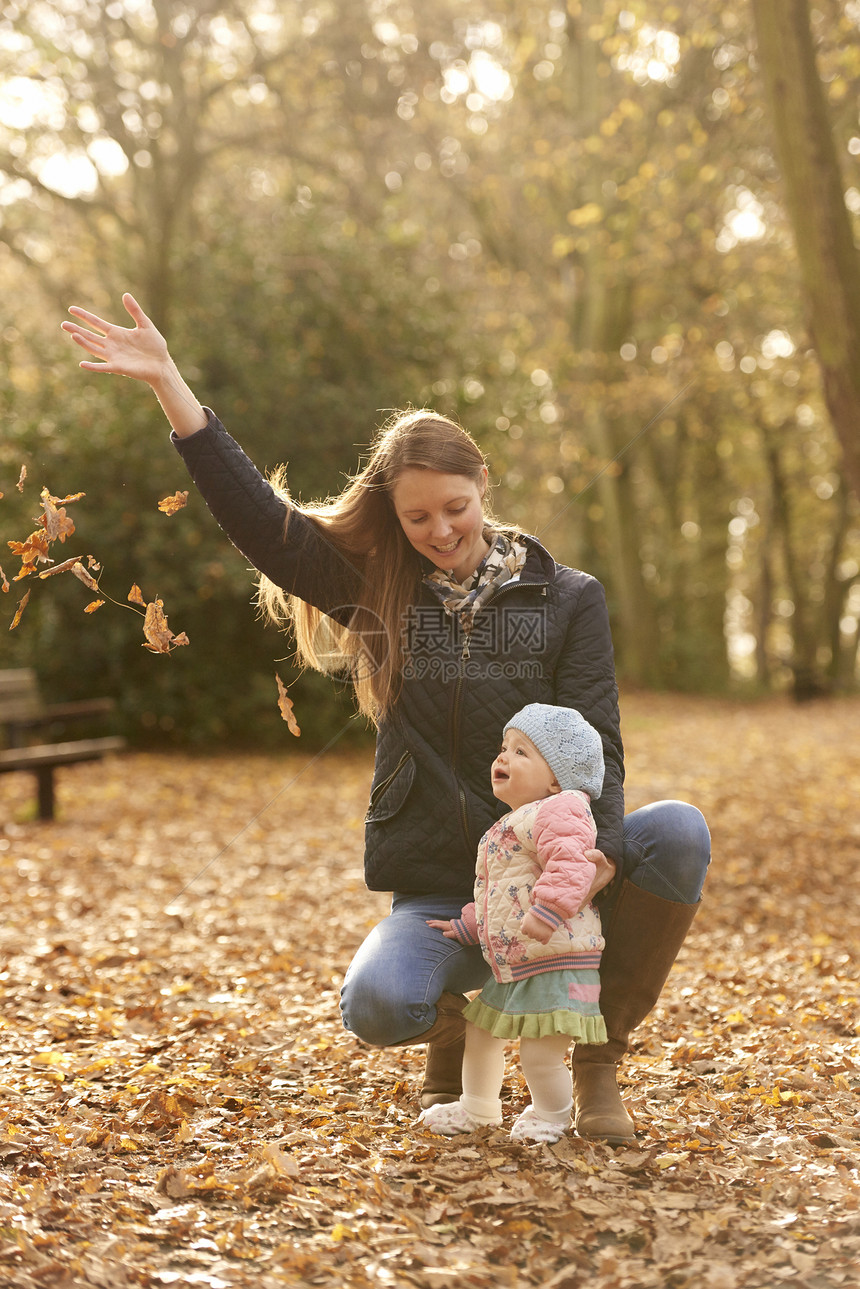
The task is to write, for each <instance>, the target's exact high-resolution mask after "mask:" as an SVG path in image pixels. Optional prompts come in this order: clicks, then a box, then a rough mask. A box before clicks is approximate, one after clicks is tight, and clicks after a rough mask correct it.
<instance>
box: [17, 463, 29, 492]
mask: <svg viewBox="0 0 860 1289" xmlns="http://www.w3.org/2000/svg"><path fill="white" fill-rule="evenodd" d="M26 478H27V467H26V466H25V465H22V466H21V473H20V474H19V475H18V482H17V483H16V484H15V487H16V488H17V489H18V491H19V492H23V491H24V480H25V479H26Z"/></svg>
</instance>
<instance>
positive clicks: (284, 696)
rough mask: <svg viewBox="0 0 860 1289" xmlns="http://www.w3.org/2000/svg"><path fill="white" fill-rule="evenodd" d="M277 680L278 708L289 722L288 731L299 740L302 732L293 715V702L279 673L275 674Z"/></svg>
mask: <svg viewBox="0 0 860 1289" xmlns="http://www.w3.org/2000/svg"><path fill="white" fill-rule="evenodd" d="M275 680H276V681H277V682H278V707H279V708H280V710H281V715H282V716H283V718H284V720H285V721H286V722H287V729H288V730H289V731H290V733H291V734H294V735H295V736H296V738H298V737H299V735H300V734H301V732H302V731H301V730H300V729H299V726H298V724H297V723H296V718H295V716H294V714H293V700H292V699H291V698H290V696H289V695H288V693H287V689H286V686H285V684H284V682H283V681H282V680H281V678H280V676H279V675H278V674H277V672H275Z"/></svg>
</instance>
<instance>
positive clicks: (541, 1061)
mask: <svg viewBox="0 0 860 1289" xmlns="http://www.w3.org/2000/svg"><path fill="white" fill-rule="evenodd" d="M507 1041H508V1040H507V1039H504V1038H495V1037H494V1036H493V1035H492V1034H490V1033H488V1031H487V1030H485V1029H480V1028H479V1027H478V1026H477V1025H470V1024H468V1023H467V1025H466V1050H465V1053H464V1056H463V1095H462V1097H461V1098H460V1103H461V1105H462V1106H463V1108H464V1109H465V1110H468V1111H469V1113H470V1114H472V1115H474V1116H475V1118H476V1119H480V1120H484V1121H487V1122H496V1121H497V1120H498V1119H499V1117H500V1116H501V1112H502V1102H501V1098H500V1096H499V1094H500V1092H501V1090H502V1080H503V1079H504V1077H505V1045H506V1043H507ZM569 1046H570V1038H569V1037H568V1035H567V1034H549V1035H547V1037H546V1038H521V1039H520V1065H521V1066H522V1070H523V1074H524V1075H525V1080H526V1083H527V1084H528V1087H529V1092H530V1093H531V1098H532V1105H533V1106H534V1108H535V1112H536V1113H537V1114H538V1115H540V1117H541V1119H546V1120H547V1121H548V1122H550V1123H564V1124H566V1123H567V1121H568V1119H569V1118H570V1112H571V1108H572V1106H573V1093H572V1088H571V1076H570V1070H569V1069H568V1067H567V1064H566V1062H565V1057H566V1056H567V1049H568V1047H569Z"/></svg>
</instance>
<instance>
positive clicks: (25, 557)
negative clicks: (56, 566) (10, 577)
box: [6, 528, 50, 582]
mask: <svg viewBox="0 0 860 1289" xmlns="http://www.w3.org/2000/svg"><path fill="white" fill-rule="evenodd" d="M6 545H7V546H8V547H9V549H10V550H11V552H12V554H13V555H18V556H20V558H21V569H20V572H19V573H18V574H17V576H16V577H15V579H14V580H15V581H16V582H18V581H20V579H21V578H22V577H29V575H30V574H31V573H32V572H34V571H35V568H34V566H35V565H36V564H44V563H46V562H47V561H48V560H49V559H50V555H49V554H48V551H49V549H50V542H49V541H48V538H47V535H46V534H45V530H44V529H43V528H37V529H36V531H35V532H32V533H30V536H29V537H26V538H25V539H24V541H23V542H15V541H11V542H7V543H6Z"/></svg>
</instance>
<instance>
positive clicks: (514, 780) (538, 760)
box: [490, 729, 561, 810]
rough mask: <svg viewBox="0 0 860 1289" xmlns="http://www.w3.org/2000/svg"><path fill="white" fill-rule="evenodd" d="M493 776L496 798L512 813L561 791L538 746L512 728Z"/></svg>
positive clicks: (495, 765) (494, 766)
mask: <svg viewBox="0 0 860 1289" xmlns="http://www.w3.org/2000/svg"><path fill="white" fill-rule="evenodd" d="M490 774H491V781H492V785H493V793H494V795H495V796H497V797H498V798H499V800H500V801H504V802H505V804H506V805H508V806H510V807H511V809H512V810H519V808H520V806H525V805H527V804H528V802H529V801H540V800H541V799H542V798H543V797H551V796H553V794H554V793H556V792H561V788H560V787H559V786H558V783H557V782H556V779H555V775H554V774H553V772H552V770H551V769H550V768H549V766H548V765H547V763H546V761H545V760H544V759H543V757H542V756H541V754H540V752H539V751H538V750H537V748H536V747H535V745H534V743H532V741H531V739H529V738H526V736H525V734H521V733H520V731H519V730H515V729H509V730H508V731H507V733H506V734H505V736H504V739H503V740H502V748H501V751H500V752H499V755H498V756H497V757H496V759H495V761H494V762H493V765H492V769H491V771H490Z"/></svg>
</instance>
